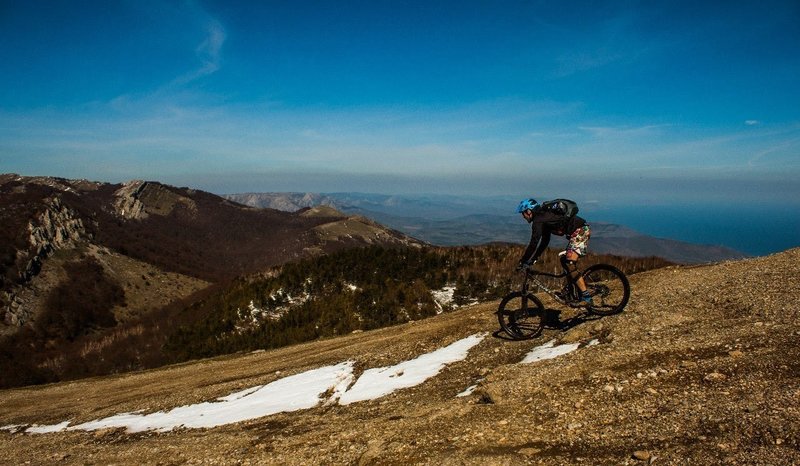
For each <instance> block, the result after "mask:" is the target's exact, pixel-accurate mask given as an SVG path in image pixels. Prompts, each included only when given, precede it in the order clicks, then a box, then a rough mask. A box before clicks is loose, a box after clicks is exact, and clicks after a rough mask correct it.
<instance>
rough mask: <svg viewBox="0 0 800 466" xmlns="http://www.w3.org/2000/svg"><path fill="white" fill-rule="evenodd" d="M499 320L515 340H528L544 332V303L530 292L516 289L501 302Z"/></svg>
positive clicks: (501, 326)
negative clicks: (526, 292) (524, 292)
mask: <svg viewBox="0 0 800 466" xmlns="http://www.w3.org/2000/svg"><path fill="white" fill-rule="evenodd" d="M497 320H498V321H500V328H502V329H503V331H504V332H506V333H507V334H508V335H509V336H511V337H512V338H514V339H515V340H528V339H531V338H534V337H536V336H538V335H539V334H540V333H541V332H542V328H543V327H544V305H543V304H542V302H541V301H539V298H537V297H536V296H534V295H532V294H530V293H528V294H522V293H521V292H519V291H515V292H513V293H509V294H508V295H506V297H505V298H503V300H502V301H501V302H500V307H499V308H498V309H497Z"/></svg>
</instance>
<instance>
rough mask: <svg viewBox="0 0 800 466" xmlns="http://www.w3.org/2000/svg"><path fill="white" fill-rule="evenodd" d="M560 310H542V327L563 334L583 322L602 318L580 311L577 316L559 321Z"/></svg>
mask: <svg viewBox="0 0 800 466" xmlns="http://www.w3.org/2000/svg"><path fill="white" fill-rule="evenodd" d="M561 312H562V311H561V309H553V308H547V309H545V310H544V327H545V328H548V329H552V330H560V331H562V332H565V331H567V330H569V329H571V328H573V327H577V326H578V325H581V324H583V323H585V322H591V321H594V320H598V319H600V318H601V317H602V316H598V315H595V314H591V313H590V312H589V311H585V310H584V311H582V312H580V313H578V314H577V315H574V316H572V317H569V318H567V319H564V320H561Z"/></svg>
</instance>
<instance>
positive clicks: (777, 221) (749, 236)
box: [582, 203, 800, 256]
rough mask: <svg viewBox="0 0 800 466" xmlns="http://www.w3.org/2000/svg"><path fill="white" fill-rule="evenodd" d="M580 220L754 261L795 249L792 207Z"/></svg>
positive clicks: (798, 235) (678, 208) (799, 226)
mask: <svg viewBox="0 0 800 466" xmlns="http://www.w3.org/2000/svg"><path fill="white" fill-rule="evenodd" d="M582 215H583V216H585V218H587V219H589V220H590V221H602V222H608V223H615V224H619V225H625V226H626V227H629V228H632V229H634V230H636V231H638V232H640V233H644V234H647V235H650V236H655V237H658V238H669V239H676V240H680V241H686V242H689V243H695V244H711V245H719V246H726V247H729V248H732V249H735V250H737V251H739V252H743V253H745V254H749V255H753V256H764V255H769V254H772V253H776V252H781V251H785V250H787V249H791V248H795V247H800V208H799V207H798V206H797V205H773V204H759V205H747V204H741V205H735V206H734V205H709V204H704V203H697V204H685V205H659V206H642V205H630V206H624V205H620V206H613V207H606V208H602V209H600V208H591V207H587V208H586V209H585V213H582Z"/></svg>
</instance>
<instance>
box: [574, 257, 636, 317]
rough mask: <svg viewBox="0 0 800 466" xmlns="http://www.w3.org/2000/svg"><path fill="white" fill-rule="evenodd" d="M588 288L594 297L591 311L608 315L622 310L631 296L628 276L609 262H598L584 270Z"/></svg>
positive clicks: (584, 279)
mask: <svg viewBox="0 0 800 466" xmlns="http://www.w3.org/2000/svg"><path fill="white" fill-rule="evenodd" d="M582 276H583V281H584V282H585V283H586V290H587V291H588V292H589V294H590V295H591V297H592V304H591V306H589V311H590V312H592V313H594V314H597V315H601V316H608V315H611V314H616V313H618V312H622V310H623V309H624V308H625V306H626V305H627V304H628V299H630V297H631V286H630V284H629V283H628V277H626V276H625V274H624V273H622V271H620V270H619V269H618V268H616V267H614V266H612V265H608V264H596V265H593V266H591V267H589V268H587V269H586V270H585V271H584V272H583V275H582Z"/></svg>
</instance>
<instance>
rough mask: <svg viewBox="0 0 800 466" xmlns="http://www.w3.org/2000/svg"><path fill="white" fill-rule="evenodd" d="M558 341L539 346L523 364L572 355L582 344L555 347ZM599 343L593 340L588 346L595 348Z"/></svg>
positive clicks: (527, 356)
mask: <svg viewBox="0 0 800 466" xmlns="http://www.w3.org/2000/svg"><path fill="white" fill-rule="evenodd" d="M555 343H556V341H555V340H550V341H548V342H547V343H545V344H543V345H541V346H537V347H536V348H534V349H533V350H531V352H530V353H528V354H527V355H526V356H525V358H524V359H523V360H522V361H520V363H521V364H530V363H532V362H536V361H543V360H545V359H553V358H557V357H559V356H561V355H564V354H567V353H571V352H573V351H575V350H576V349H578V347H579V346H580V343H569V344H565V345H558V346H555ZM597 343H598V341H597V340H592V341H590V342H589V344H588V345H587V346H594V345H596V344H597Z"/></svg>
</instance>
